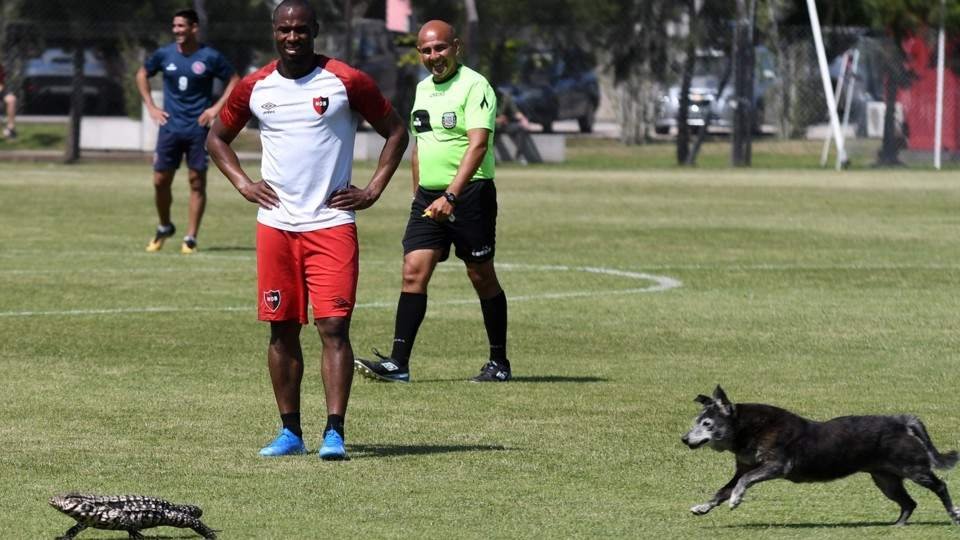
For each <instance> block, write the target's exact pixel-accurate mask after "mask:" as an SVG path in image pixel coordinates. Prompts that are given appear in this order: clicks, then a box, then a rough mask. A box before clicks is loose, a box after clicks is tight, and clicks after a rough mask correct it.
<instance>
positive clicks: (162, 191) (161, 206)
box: [153, 170, 177, 225]
mask: <svg viewBox="0 0 960 540" xmlns="http://www.w3.org/2000/svg"><path fill="white" fill-rule="evenodd" d="M176 172H177V171H176V170H169V171H153V192H154V201H155V203H156V205H157V217H158V218H159V220H160V225H169V224H170V205H172V204H173V190H172V189H171V188H170V186H172V185H173V175H174V174H175V173H176Z"/></svg>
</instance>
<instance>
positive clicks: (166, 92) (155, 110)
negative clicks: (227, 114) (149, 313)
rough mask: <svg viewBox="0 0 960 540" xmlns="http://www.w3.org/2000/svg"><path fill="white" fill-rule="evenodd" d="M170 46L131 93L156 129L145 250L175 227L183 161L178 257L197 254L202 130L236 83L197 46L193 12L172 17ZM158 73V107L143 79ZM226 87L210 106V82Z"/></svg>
mask: <svg viewBox="0 0 960 540" xmlns="http://www.w3.org/2000/svg"><path fill="white" fill-rule="evenodd" d="M172 31H173V38H174V42H173V43H171V44H169V45H166V46H164V47H161V48H159V49H157V50H156V51H155V52H154V53H153V54H151V55H150V56H149V57H148V58H147V60H146V62H144V64H143V66H141V67H140V69H139V70H137V76H136V80H137V90H139V92H140V97H141V98H142V99H143V104H144V105H145V106H146V107H147V111H148V112H149V114H150V118H152V119H153V120H154V122H156V123H157V124H159V125H160V132H159V133H158V135H157V149H156V152H155V153H154V155H153V187H154V200H155V202H156V206H157V217H158V218H159V224H158V225H157V231H156V234H155V235H154V237H153V239H152V240H150V243H148V244H147V251H149V252H156V251H160V249H161V248H163V243H164V241H165V240H166V239H167V238H170V237H171V236H173V235H174V234H175V233H176V231H177V228H176V226H174V224H173V221H171V219H170V206H171V204H172V203H173V191H172V189H171V186H172V185H173V176H174V174H176V172H177V169H178V168H179V167H180V161H181V159H182V158H183V157H184V155H185V156H186V158H187V169H188V170H189V181H190V206H189V211H188V214H189V224H188V228H187V234H186V236H184V237H183V244H182V245H181V246H180V252H181V253H184V254H192V253H196V251H197V234H198V233H199V231H200V221H201V220H202V219H203V211H204V209H205V208H206V205H207V165H208V156H207V150H206V148H205V146H204V145H205V142H206V139H207V131H208V130H209V128H210V124H211V123H212V122H213V120H214V118H216V116H217V114H218V113H219V112H220V109H221V108H223V104H224V103H226V101H227V96H229V95H230V92H231V91H232V90H233V87H234V86H235V85H236V84H237V81H239V80H240V78H239V77H237V73H236V71H235V70H234V69H233V66H231V65H230V63H229V62H228V61H227V59H226V58H224V56H223V55H222V54H220V52H219V51H217V50H216V49H214V48H212V47H210V46H208V45H205V44H203V43H200V41H199V34H200V24H199V18H198V16H197V12H196V11H194V10H192V9H183V10H180V11H177V12H176V13H174V14H173V27H172ZM158 72H163V108H162V109H161V108H160V107H157V105H156V103H154V101H153V97H152V96H151V95H150V82H149V81H148V79H149V78H150V77H152V76H154V75H155V74H157V73H158ZM214 78H218V79H220V80H222V81H224V82H225V83H226V87H225V88H224V90H223V95H222V96H220V99H219V100H217V102H216V103H214V101H213V79H214Z"/></svg>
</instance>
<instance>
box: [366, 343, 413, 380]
mask: <svg viewBox="0 0 960 540" xmlns="http://www.w3.org/2000/svg"><path fill="white" fill-rule="evenodd" d="M373 355H374V356H376V357H377V360H364V359H363V358H356V359H354V361H353V365H354V368H355V369H356V370H357V371H359V372H360V374H361V375H363V376H364V377H366V378H368V379H374V380H378V381H389V382H410V368H409V367H408V366H405V365H401V364H400V363H399V362H397V361H396V360H394V359H393V358H390V357H389V356H384V355H382V354H380V352H379V351H377V350H376V349H374V350H373Z"/></svg>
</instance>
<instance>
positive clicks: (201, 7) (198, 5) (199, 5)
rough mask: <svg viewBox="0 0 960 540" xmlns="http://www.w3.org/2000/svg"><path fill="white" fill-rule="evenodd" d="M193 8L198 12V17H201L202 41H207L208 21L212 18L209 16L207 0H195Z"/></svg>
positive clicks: (200, 37)
mask: <svg viewBox="0 0 960 540" xmlns="http://www.w3.org/2000/svg"><path fill="white" fill-rule="evenodd" d="M193 10H194V11H196V12H197V19H199V21H198V23H199V26H200V36H199V39H200V43H205V42H206V41H207V31H208V28H207V27H208V22H209V20H210V18H209V17H208V16H207V2H206V0H193Z"/></svg>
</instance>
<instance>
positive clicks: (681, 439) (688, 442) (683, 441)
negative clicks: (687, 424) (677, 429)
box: [680, 435, 690, 444]
mask: <svg viewBox="0 0 960 540" xmlns="http://www.w3.org/2000/svg"><path fill="white" fill-rule="evenodd" d="M680 442H682V443H683V444H690V438H689V437H687V436H686V435H684V436H682V437H680Z"/></svg>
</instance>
